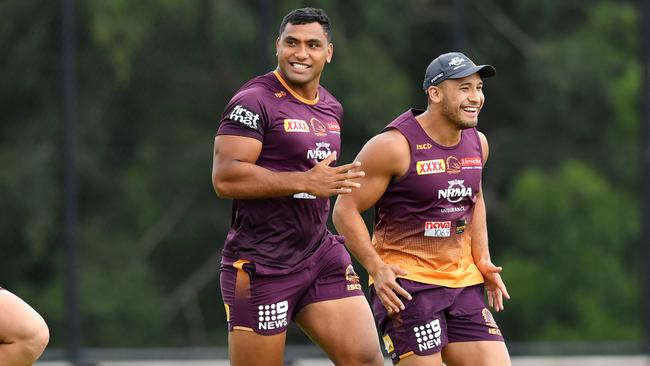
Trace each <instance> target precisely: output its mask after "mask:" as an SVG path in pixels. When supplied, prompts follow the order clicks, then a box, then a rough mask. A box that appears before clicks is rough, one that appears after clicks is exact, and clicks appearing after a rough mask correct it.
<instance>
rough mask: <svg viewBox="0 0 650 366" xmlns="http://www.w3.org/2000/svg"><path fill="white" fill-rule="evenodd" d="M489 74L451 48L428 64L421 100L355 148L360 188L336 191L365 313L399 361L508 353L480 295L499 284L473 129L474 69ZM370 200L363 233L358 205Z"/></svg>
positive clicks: (493, 301) (497, 292)
mask: <svg viewBox="0 0 650 366" xmlns="http://www.w3.org/2000/svg"><path fill="white" fill-rule="evenodd" d="M494 74H495V70H494V68H493V67H492V66H490V65H480V66H477V65H475V64H474V63H473V62H472V61H471V60H470V59H469V58H468V57H467V56H465V55H463V54H462V53H458V52H452V53H446V54H443V55H440V56H439V57H437V58H436V59H435V60H433V61H432V62H431V64H430V65H429V66H428V67H427V70H426V73H425V78H424V85H423V86H424V91H425V92H426V95H427V109H426V110H425V111H422V110H416V109H410V110H408V111H406V112H405V113H403V114H402V115H400V116H399V117H397V118H396V119H395V120H394V121H393V122H391V123H390V124H389V125H388V126H387V127H386V128H385V129H384V130H383V131H382V133H380V134H379V135H377V136H375V137H374V138H372V139H371V140H370V141H369V142H368V143H367V144H366V145H365V146H364V147H363V149H362V150H361V152H360V153H359V155H358V157H357V160H358V161H359V162H361V163H362V164H363V167H364V171H365V176H364V177H362V178H358V179H356V180H355V181H356V182H358V183H360V184H361V185H362V186H363V188H362V189H359V190H355V191H354V192H352V193H351V194H349V195H345V196H339V197H338V199H337V201H336V205H335V208H334V216H333V218H334V224H335V225H336V228H337V229H338V230H339V232H340V233H341V234H343V235H344V236H345V237H346V245H347V246H348V248H349V249H350V251H351V252H352V253H353V254H354V255H355V256H356V257H357V259H359V261H360V262H361V264H362V265H363V266H364V267H365V268H366V269H367V270H368V273H369V274H370V276H371V279H372V281H373V284H372V286H371V289H370V297H371V304H372V307H373V312H374V315H375V319H376V321H377V324H378V326H379V328H380V332H381V333H382V335H383V339H384V345H385V347H386V351H387V352H388V353H389V355H390V356H391V359H392V360H393V363H395V364H397V363H399V364H400V365H405V366H406V365H408V366H413V365H418V366H419V365H422V366H424V365H427V366H434V365H442V362H443V361H444V362H445V363H446V364H447V365H448V366H454V365H495V366H496V365H499V366H502V365H509V364H510V359H509V356H508V350H507V349H506V347H505V343H504V342H503V336H502V334H501V330H500V329H499V327H498V326H497V324H496V322H495V321H494V318H493V317H492V314H491V313H490V311H489V310H488V309H487V307H486V305H485V302H484V300H483V291H484V284H485V287H486V288H487V290H488V302H489V303H490V305H493V307H494V308H495V310H497V311H499V310H501V309H503V296H505V297H506V298H508V297H509V296H508V293H507V290H506V287H505V285H504V284H503V281H502V280H501V277H500V275H499V272H500V270H501V268H500V267H496V266H495V265H494V264H492V262H491V259H490V253H489V250H488V241H487V227H486V218H485V203H484V201H483V193H482V189H481V174H482V170H483V165H484V164H485V161H486V160H487V158H488V144H487V139H486V138H485V136H484V135H483V134H482V133H480V132H478V131H477V130H476V125H477V123H478V114H479V112H480V110H481V107H483V103H484V101H485V97H484V95H483V80H482V78H486V77H490V76H493V75H494ZM371 206H375V228H374V233H373V236H372V239H371V237H370V234H369V233H368V230H367V228H366V226H365V224H364V222H363V219H362V217H361V214H360V213H361V212H363V211H365V210H367V209H368V208H370V207H371Z"/></svg>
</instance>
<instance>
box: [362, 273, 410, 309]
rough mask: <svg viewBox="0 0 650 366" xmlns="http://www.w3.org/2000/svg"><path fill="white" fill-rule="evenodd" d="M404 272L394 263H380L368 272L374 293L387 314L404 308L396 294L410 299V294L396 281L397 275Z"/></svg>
mask: <svg viewBox="0 0 650 366" xmlns="http://www.w3.org/2000/svg"><path fill="white" fill-rule="evenodd" d="M406 273H407V272H406V271H405V270H403V269H402V268H400V267H399V266H397V265H395V264H385V263H382V264H381V265H380V266H378V267H377V269H375V270H374V271H373V272H372V273H369V274H370V275H371V276H372V279H373V281H374V286H375V293H376V294H377V297H379V300H380V301H381V303H382V304H383V305H384V307H385V308H386V310H387V311H388V314H389V315H392V314H395V313H399V312H400V311H401V310H404V303H402V301H401V300H400V299H399V297H398V296H397V295H401V296H402V297H404V298H406V299H408V300H411V294H409V293H408V292H406V290H404V289H403V288H402V286H400V285H399V284H398V283H397V281H396V279H397V276H398V275H401V276H403V275H405V274H406Z"/></svg>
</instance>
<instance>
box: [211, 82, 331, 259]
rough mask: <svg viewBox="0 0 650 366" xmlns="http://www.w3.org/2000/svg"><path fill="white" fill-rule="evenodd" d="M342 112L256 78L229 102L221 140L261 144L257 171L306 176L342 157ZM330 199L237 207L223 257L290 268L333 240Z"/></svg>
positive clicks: (239, 202)
mask: <svg viewBox="0 0 650 366" xmlns="http://www.w3.org/2000/svg"><path fill="white" fill-rule="evenodd" d="M342 115H343V108H342V107H341V104H340V103H339V102H338V101H337V100H336V98H334V96H332V95H331V94H330V93H329V92H328V91H327V90H325V88H323V87H322V86H319V87H318V95H317V97H316V98H315V99H314V100H308V99H305V98H302V97H301V96H300V95H298V94H297V93H296V92H295V91H293V90H292V89H291V88H290V87H289V85H287V83H286V82H285V81H284V80H283V79H282V77H281V76H280V74H279V73H278V72H277V71H273V72H269V73H267V74H265V75H262V76H259V77H256V78H254V79H252V80H250V81H249V82H247V83H246V84H244V86H242V87H241V88H240V89H239V91H237V93H236V94H235V96H234V97H233V98H232V99H231V100H230V102H229V103H228V105H227V106H226V109H225V111H224V113H223V116H222V118H221V123H220V126H219V130H218V132H217V134H218V135H237V136H245V137H250V138H254V139H257V140H259V141H261V142H262V144H263V146H262V151H261V153H260V156H259V158H258V159H257V162H256V163H255V164H257V165H259V166H261V167H264V168H266V169H269V170H272V171H276V172H292V171H307V170H309V169H311V168H312V167H313V166H314V165H315V164H316V163H317V162H319V161H321V160H323V159H325V158H327V157H328V156H329V155H330V154H332V153H333V152H334V151H336V152H337V156H340V145H341V139H340V125H341V118H342ZM328 212H329V199H328V198H317V197H314V196H312V195H309V194H307V193H298V194H295V195H293V196H287V197H274V198H264V199H235V200H234V201H233V217H232V227H231V228H230V231H229V232H228V236H227V238H226V242H225V245H224V249H223V255H224V256H226V257H230V258H232V259H245V260H250V261H253V262H259V263H261V264H265V265H269V266H273V267H279V268H291V267H293V266H295V265H296V264H297V263H299V262H300V261H301V260H302V259H303V258H305V257H307V256H309V255H310V254H312V253H313V252H314V251H315V250H316V249H317V247H318V246H319V245H320V244H321V243H322V242H323V241H325V240H327V239H330V238H329V236H331V235H332V234H331V233H330V232H329V231H328V230H327V217H328Z"/></svg>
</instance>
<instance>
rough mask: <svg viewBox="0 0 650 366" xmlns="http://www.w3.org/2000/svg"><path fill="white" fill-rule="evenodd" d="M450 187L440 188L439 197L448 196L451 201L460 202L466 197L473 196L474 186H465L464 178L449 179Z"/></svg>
mask: <svg viewBox="0 0 650 366" xmlns="http://www.w3.org/2000/svg"><path fill="white" fill-rule="evenodd" d="M447 183H449V187H447V188H445V189H439V190H438V199H442V198H446V199H447V201H449V202H451V203H456V202H460V200H462V199H463V198H464V197H471V196H472V187H465V185H464V184H463V183H465V180H463V179H454V180H449V181H447Z"/></svg>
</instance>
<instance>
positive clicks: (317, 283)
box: [221, 237, 363, 335]
mask: <svg viewBox="0 0 650 366" xmlns="http://www.w3.org/2000/svg"><path fill="white" fill-rule="evenodd" d="M221 296H222V297H223V302H224V305H225V307H226V318H227V320H228V329H229V330H230V331H232V330H233V329H243V330H249V331H254V332H255V333H259V334H263V335H272V334H278V333H282V332H284V331H286V330H287V326H288V325H289V322H291V319H292V318H293V316H294V315H295V314H297V313H298V312H299V311H300V310H301V309H302V308H304V307H305V306H307V305H309V304H312V303H315V302H320V301H326V300H334V299H341V298H344V297H350V296H363V292H362V291H361V285H360V284H359V277H358V276H357V274H356V273H355V272H354V268H352V260H351V258H350V254H348V252H347V251H346V250H345V246H344V245H343V244H342V243H340V242H339V241H338V240H336V239H335V238H334V237H333V238H332V240H328V241H327V242H326V243H325V244H323V245H322V246H321V247H320V248H319V249H318V250H317V251H316V252H315V253H314V254H312V255H311V256H310V257H309V258H307V259H306V260H305V262H303V263H302V264H300V265H299V266H296V268H292V269H289V270H287V269H276V268H273V267H268V266H264V265H262V264H260V263H254V262H249V261H245V260H235V259H232V258H226V257H224V258H222V261H221Z"/></svg>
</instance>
